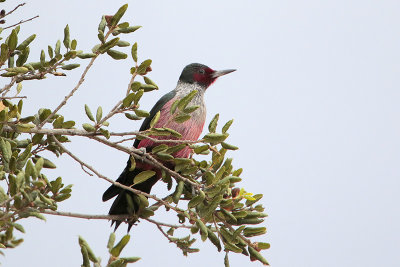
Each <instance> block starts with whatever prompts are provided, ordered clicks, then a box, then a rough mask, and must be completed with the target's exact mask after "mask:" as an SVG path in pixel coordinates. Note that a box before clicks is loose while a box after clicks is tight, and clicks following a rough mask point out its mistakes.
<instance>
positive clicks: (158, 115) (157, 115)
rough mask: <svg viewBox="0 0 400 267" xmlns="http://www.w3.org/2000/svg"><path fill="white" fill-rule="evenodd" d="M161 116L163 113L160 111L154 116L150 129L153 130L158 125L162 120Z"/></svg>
mask: <svg viewBox="0 0 400 267" xmlns="http://www.w3.org/2000/svg"><path fill="white" fill-rule="evenodd" d="M160 114H161V112H160V111H158V112H157V113H156V114H155V115H154V117H153V118H152V119H151V122H150V128H153V127H154V126H155V125H156V124H157V122H158V120H159V119H160Z"/></svg>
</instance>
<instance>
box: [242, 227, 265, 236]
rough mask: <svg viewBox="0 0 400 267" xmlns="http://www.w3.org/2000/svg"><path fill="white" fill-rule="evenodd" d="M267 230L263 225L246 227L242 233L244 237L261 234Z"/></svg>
mask: <svg viewBox="0 0 400 267" xmlns="http://www.w3.org/2000/svg"><path fill="white" fill-rule="evenodd" d="M266 232H267V228H265V227H246V228H245V229H244V231H243V235H244V236H245V237H252V236H258V235H263V234H265V233H266Z"/></svg>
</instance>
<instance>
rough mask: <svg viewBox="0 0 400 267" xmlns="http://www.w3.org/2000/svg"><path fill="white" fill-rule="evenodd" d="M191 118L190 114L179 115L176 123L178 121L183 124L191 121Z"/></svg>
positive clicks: (175, 119)
mask: <svg viewBox="0 0 400 267" xmlns="http://www.w3.org/2000/svg"><path fill="white" fill-rule="evenodd" d="M190 118H191V116H190V115H189V114H181V115H178V116H176V117H175V118H174V121H176V122H177V123H183V122H185V121H187V120H189V119H190Z"/></svg>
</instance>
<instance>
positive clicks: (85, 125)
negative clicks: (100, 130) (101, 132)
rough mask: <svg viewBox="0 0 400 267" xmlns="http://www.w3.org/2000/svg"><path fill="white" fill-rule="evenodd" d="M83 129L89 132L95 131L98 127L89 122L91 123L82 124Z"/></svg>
mask: <svg viewBox="0 0 400 267" xmlns="http://www.w3.org/2000/svg"><path fill="white" fill-rule="evenodd" d="M82 127H83V129H85V130H86V131H87V132H94V131H95V130H96V128H94V126H93V125H91V124H89V123H84V124H82Z"/></svg>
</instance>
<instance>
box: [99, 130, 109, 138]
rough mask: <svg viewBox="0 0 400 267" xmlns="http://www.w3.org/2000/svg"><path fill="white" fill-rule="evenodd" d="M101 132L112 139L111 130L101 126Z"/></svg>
mask: <svg viewBox="0 0 400 267" xmlns="http://www.w3.org/2000/svg"><path fill="white" fill-rule="evenodd" d="M100 133H101V134H102V135H104V136H105V137H106V138H107V139H110V137H111V135H110V132H109V131H108V130H106V129H103V128H100Z"/></svg>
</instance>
